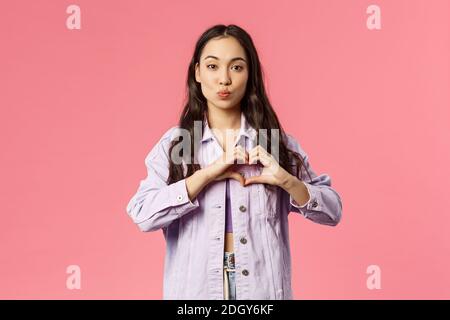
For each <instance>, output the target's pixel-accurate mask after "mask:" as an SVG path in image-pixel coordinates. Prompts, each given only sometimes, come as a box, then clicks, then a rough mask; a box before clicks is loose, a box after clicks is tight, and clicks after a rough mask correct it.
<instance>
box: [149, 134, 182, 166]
mask: <svg viewBox="0 0 450 320" xmlns="http://www.w3.org/2000/svg"><path fill="white" fill-rule="evenodd" d="M180 131H181V130H180V127H179V126H178V125H175V126H172V127H169V128H168V129H166V130H165V131H164V132H163V134H162V135H161V136H160V137H159V140H158V141H157V142H156V144H155V145H154V146H153V148H152V149H151V150H150V152H149V153H148V154H147V156H146V158H145V161H146V162H147V161H149V160H154V159H155V158H157V157H167V156H168V154H169V148H170V145H171V142H172V141H173V140H174V139H175V138H176V137H177V136H179V135H180Z"/></svg>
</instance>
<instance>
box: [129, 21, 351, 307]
mask: <svg viewBox="0 0 450 320" xmlns="http://www.w3.org/2000/svg"><path fill="white" fill-rule="evenodd" d="M187 88H188V97H187V99H188V101H187V103H186V105H185V107H184V110H183V112H182V114H181V117H180V120H179V124H178V125H176V126H173V127H171V128H170V129H168V130H167V131H166V132H165V133H164V134H163V135H162V137H161V139H160V140H159V141H158V143H157V144H156V145H155V146H154V147H153V148H152V150H151V151H150V153H149V154H148V155H147V157H146V158H145V165H146V167H147V172H148V175H147V178H146V179H145V180H142V181H141V183H140V186H139V188H138V190H137V193H136V194H135V195H134V196H133V197H132V199H131V200H130V202H129V203H128V205H127V212H128V215H129V216H130V217H131V218H132V220H133V222H134V223H136V224H137V226H138V227H139V228H140V230H142V231H145V232H148V231H156V230H160V229H162V230H163V233H164V237H165V240H166V248H167V249H166V250H167V251H166V257H165V265H164V296H163V297H164V299H239V300H240V299H292V290H291V255H290V246H289V233H288V231H289V228H288V214H289V213H290V212H297V213H300V214H302V215H303V216H304V217H306V218H308V219H310V220H312V221H314V222H316V223H320V224H325V225H330V226H335V225H337V224H338V223H339V221H340V219H341V212H342V203H341V199H340V196H339V194H338V193H337V192H336V191H335V190H334V189H332V188H331V179H330V177H329V176H328V175H326V174H322V175H319V176H318V175H317V174H316V173H315V172H314V171H313V170H312V169H311V167H310V165H309V163H308V156H307V155H306V153H305V151H304V150H303V149H302V148H301V147H300V145H299V143H298V142H297V141H296V140H295V139H294V137H292V136H291V135H289V134H286V133H285V132H284V131H283V129H282V127H281V125H280V123H279V121H278V118H277V116H276V114H275V111H274V110H273V108H272V106H271V104H270V102H269V99H268V98H267V95H266V92H265V88H264V83H263V78H262V70H261V65H260V61H259V58H258V55H257V52H256V49H255V46H254V44H253V41H252V39H251V37H250V36H249V34H248V33H247V32H245V31H244V30H243V29H242V28H240V27H238V26H236V25H228V26H225V25H216V26H214V27H212V28H210V29H208V30H206V31H205V32H204V33H203V34H202V35H201V37H200V38H199V40H198V41H197V44H196V47H195V51H194V54H193V57H192V60H191V62H190V65H189V70H188V78H187ZM198 124H200V126H198ZM198 129H200V130H198ZM264 129H265V130H264ZM199 131H200V132H199ZM273 133H275V134H273ZM180 157H181V159H180Z"/></svg>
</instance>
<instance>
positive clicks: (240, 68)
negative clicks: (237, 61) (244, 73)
mask: <svg viewBox="0 0 450 320" xmlns="http://www.w3.org/2000/svg"><path fill="white" fill-rule="evenodd" d="M234 67H238V68H239V69H238V71H241V70H242V69H244V67H241V66H238V65H236V66H234Z"/></svg>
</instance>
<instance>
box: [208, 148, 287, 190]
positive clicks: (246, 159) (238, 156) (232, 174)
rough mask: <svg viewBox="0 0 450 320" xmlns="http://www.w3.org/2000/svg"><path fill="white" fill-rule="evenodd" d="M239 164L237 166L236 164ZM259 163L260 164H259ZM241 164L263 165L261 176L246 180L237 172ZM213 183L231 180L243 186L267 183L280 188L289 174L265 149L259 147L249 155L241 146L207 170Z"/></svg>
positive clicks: (227, 153) (224, 155)
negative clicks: (237, 167)
mask: <svg viewBox="0 0 450 320" xmlns="http://www.w3.org/2000/svg"><path fill="white" fill-rule="evenodd" d="M235 162H237V164H236V163H235ZM258 162H259V163H260V164H258ZM239 164H241V165H242V164H247V165H262V166H263V169H262V171H261V175H259V176H252V177H248V178H244V177H243V176H242V175H241V174H240V173H239V172H237V171H236V166H238V165H239ZM207 169H208V170H209V174H210V177H211V178H212V180H213V181H219V180H223V179H226V178H231V179H235V180H237V181H239V182H240V183H241V185H242V186H248V185H250V184H253V183H266V184H271V185H275V186H280V185H281V184H282V183H283V182H284V181H286V179H287V178H288V177H289V175H290V174H289V173H288V172H287V171H286V170H285V169H284V168H283V167H281V166H280V165H279V163H278V162H277V161H276V159H275V158H274V157H273V156H272V155H271V154H269V153H268V152H267V151H266V150H265V149H264V148H263V147H261V146H260V145H257V146H256V147H254V148H253V149H252V150H250V152H249V153H247V152H246V151H245V150H244V148H243V147H242V146H241V145H238V146H236V147H234V148H233V149H231V150H230V151H229V152H224V153H223V155H222V156H221V157H220V158H219V159H217V160H216V161H215V162H213V163H212V164H211V165H210V166H208V168H207Z"/></svg>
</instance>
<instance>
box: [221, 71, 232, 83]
mask: <svg viewBox="0 0 450 320" xmlns="http://www.w3.org/2000/svg"><path fill="white" fill-rule="evenodd" d="M230 83H231V79H230V77H229V75H228V70H225V71H224V72H223V73H222V74H221V76H220V85H222V86H227V85H229V84H230Z"/></svg>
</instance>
